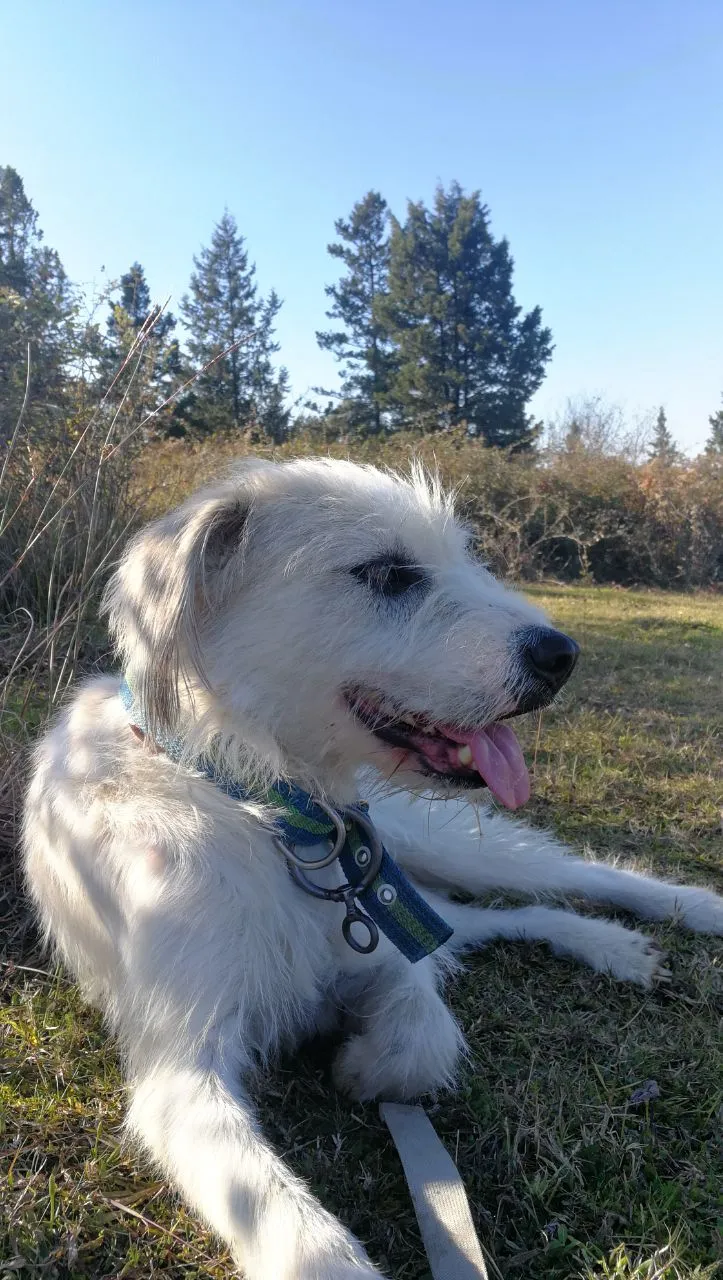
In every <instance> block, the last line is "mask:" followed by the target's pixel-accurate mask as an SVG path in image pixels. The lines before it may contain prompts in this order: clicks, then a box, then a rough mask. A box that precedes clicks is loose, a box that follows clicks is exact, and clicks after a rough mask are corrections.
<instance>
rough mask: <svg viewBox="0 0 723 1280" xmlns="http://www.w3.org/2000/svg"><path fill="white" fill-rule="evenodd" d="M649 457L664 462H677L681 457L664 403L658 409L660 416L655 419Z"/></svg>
mask: <svg viewBox="0 0 723 1280" xmlns="http://www.w3.org/2000/svg"><path fill="white" fill-rule="evenodd" d="M648 457H649V458H650V459H651V460H653V459H654V460H655V461H657V462H664V463H671V462H677V461H678V460H679V458H680V454H679V453H678V450H677V449H676V447H675V442H674V440H673V437H672V435H671V434H670V429H669V427H668V419H667V417H666V414H665V409H664V408H663V406H662V405H661V406H660V408H659V410H658V416H657V418H656V420H655V431H654V432H653V438H652V440H651V442H650V448H649V450H648Z"/></svg>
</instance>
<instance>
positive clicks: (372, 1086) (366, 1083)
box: [334, 956, 464, 1101]
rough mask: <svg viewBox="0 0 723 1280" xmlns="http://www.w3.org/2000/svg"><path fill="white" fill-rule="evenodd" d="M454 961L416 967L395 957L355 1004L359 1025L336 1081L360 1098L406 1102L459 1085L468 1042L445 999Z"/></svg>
mask: <svg viewBox="0 0 723 1280" xmlns="http://www.w3.org/2000/svg"><path fill="white" fill-rule="evenodd" d="M445 967H449V968H453V967H455V966H454V962H453V961H452V960H451V957H449V958H448V960H447V965H446V966H445V963H444V959H443V960H442V962H441V963H440V961H438V960H437V959H433V958H429V959H427V960H421V961H419V963H418V964H415V965H410V964H409V962H408V961H407V960H405V959H404V958H403V957H402V956H394V957H392V958H391V959H389V960H388V961H386V963H385V964H384V965H383V966H381V967H380V968H379V969H378V970H377V972H376V973H375V975H374V977H373V979H372V980H371V982H370V983H369V984H368V985H366V986H365V987H364V989H363V990H362V992H361V994H360V995H359V996H358V997H357V998H356V999H355V1000H354V1003H353V1017H354V1023H355V1024H356V1025H357V1026H358V1028H359V1031H358V1033H357V1034H355V1035H352V1036H351V1037H350V1039H349V1040H347V1042H346V1044H344V1045H343V1046H342V1048H341V1050H340V1051H339V1054H338V1056H337V1058H336V1061H335V1063H334V1080H335V1083H336V1084H337V1086H338V1087H339V1088H340V1089H342V1090H343V1091H344V1092H345V1093H350V1094H352V1096H353V1097H355V1098H359V1099H365V1098H366V1099H368V1098H378V1097H381V1098H384V1099H386V1100H388V1101H390V1100H392V1099H398V1100H401V1099H404V1098H412V1097H416V1096H418V1095H419V1094H420V1093H427V1092H429V1091H433V1090H436V1089H439V1088H445V1087H448V1086H450V1085H451V1084H453V1082H454V1079H455V1075H456V1071H457V1067H458V1065H459V1059H460V1056H461V1054H462V1053H463V1052H464V1039H463V1037H462V1033H461V1031H460V1029H459V1027H458V1026H457V1023H456V1022H455V1020H454V1018H453V1016H452V1014H451V1013H450V1011H449V1009H448V1008H447V1006H446V1005H445V1003H444V1001H443V999H442V997H441V995H440V994H439V986H440V985H441V979H442V977H443V974H444V969H445Z"/></svg>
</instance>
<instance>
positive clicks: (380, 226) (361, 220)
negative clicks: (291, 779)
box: [316, 191, 393, 434]
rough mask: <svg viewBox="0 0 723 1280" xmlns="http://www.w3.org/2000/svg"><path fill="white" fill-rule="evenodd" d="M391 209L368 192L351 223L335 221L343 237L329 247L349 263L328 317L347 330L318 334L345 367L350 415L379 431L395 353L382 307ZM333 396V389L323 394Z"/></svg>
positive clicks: (332, 290)
mask: <svg viewBox="0 0 723 1280" xmlns="http://www.w3.org/2000/svg"><path fill="white" fill-rule="evenodd" d="M388 222H389V212H388V209H387V204H386V201H385V200H383V199H382V197H381V195H380V194H379V192H378V191H368V192H367V194H366V195H365V196H364V198H363V200H359V201H358V202H357V203H356V204H355V205H354V208H353V209H352V211H351V216H350V217H349V219H348V221H345V220H344V219H343V218H339V219H338V220H337V221H336V222H335V223H334V228H335V230H336V234H337V235H338V236H339V240H338V241H336V242H335V243H334V244H330V245H328V246H327V248H328V252H329V253H330V254H331V256H332V257H333V258H337V259H338V260H339V261H340V262H342V263H343V264H344V267H345V268H346V274H345V275H344V276H342V278H341V280H339V281H338V283H337V284H333V285H327V286H326V295H327V297H328V298H331V300H332V306H331V307H330V309H329V310H328V311H327V313H326V315H327V318H328V319H329V320H339V321H340V322H341V325H342V326H343V328H339V329H334V330H328V331H326V332H324V333H317V335H316V340H317V342H318V343H319V346H320V347H321V348H322V350H324V351H331V352H332V353H333V354H334V356H335V358H336V359H337V360H338V361H340V363H341V365H342V377H343V382H342V388H341V393H342V397H343V398H344V401H345V402H346V403H345V405H344V411H345V416H346V417H347V418H348V421H349V425H350V427H351V428H352V429H353V430H361V431H365V432H372V433H376V434H378V433H379V432H380V431H382V430H383V428H384V419H383V411H384V408H385V406H386V402H387V395H388V391H389V385H390V377H391V372H392V365H393V357H392V353H391V351H390V347H389V343H388V340H387V335H386V332H385V327H384V323H383V320H382V306H383V302H384V298H385V296H386V292H387V276H388V271H389V237H388ZM321 394H322V395H331V394H332V393H331V392H321Z"/></svg>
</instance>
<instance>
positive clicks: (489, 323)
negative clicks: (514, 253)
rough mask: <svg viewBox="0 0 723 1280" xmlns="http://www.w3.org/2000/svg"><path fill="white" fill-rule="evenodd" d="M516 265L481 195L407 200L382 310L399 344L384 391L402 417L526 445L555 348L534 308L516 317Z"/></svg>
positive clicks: (455, 193) (396, 226)
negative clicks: (530, 407) (429, 204)
mask: <svg viewBox="0 0 723 1280" xmlns="http://www.w3.org/2000/svg"><path fill="white" fill-rule="evenodd" d="M512 271H513V262H512V257H511V255H510V250H509V245H508V243H507V241H506V240H504V239H502V240H495V239H494V238H493V236H492V234H491V232H490V228H489V211H488V209H487V208H486V206H485V205H483V204H482V203H481V201H480V197H479V193H477V192H475V193H473V194H472V195H470V196H466V195H465V194H464V193H463V191H462V189H461V187H460V186H459V184H458V183H453V184H452V186H451V187H450V188H449V190H448V191H445V190H444V189H443V188H442V187H439V188H438V189H437V192H436V196H435V202H434V208H433V210H431V211H430V210H428V209H426V208H425V206H424V205H423V204H422V203H421V202H420V203H416V204H415V203H410V204H409V205H408V209H407V218H406V222H405V223H404V224H402V223H400V222H398V221H397V220H396V219H395V218H392V235H391V242H390V262H389V289H388V295H387V297H386V299H385V301H384V305H383V313H384V321H385V324H386V328H387V332H388V333H389V336H390V338H391V340H392V342H393V344H394V345H395V347H396V369H395V373H394V377H393V381H392V387H391V391H390V397H389V398H390V402H391V403H392V404H394V405H395V407H396V411H397V416H398V420H399V421H400V422H402V423H406V422H409V423H410V424H413V423H414V421H415V420H416V421H417V422H418V423H419V424H420V425H421V427H422V429H423V430H432V431H434V430H442V429H445V428H446V427H450V426H456V425H458V424H465V425H466V427H467V429H468V431H469V432H470V434H471V435H475V436H479V437H481V438H482V439H483V440H484V441H485V442H486V443H487V444H493V445H498V446H501V447H509V446H513V447H517V448H520V447H525V446H528V445H529V444H530V443H531V441H532V439H534V436H535V434H536V433H537V430H538V428H537V427H536V426H533V424H532V423H531V421H530V419H529V418H528V416H527V413H526V406H527V404H528V401H529V400H530V398H531V397H532V395H534V393H535V391H537V389H538V387H539V386H540V385H541V383H542V379H543V376H544V370H545V365H546V364H547V362H548V360H549V359H550V356H551V354H552V339H551V334H550V331H549V329H546V328H544V327H543V325H542V318H541V312H540V309H539V307H535V308H534V309H533V310H532V311H530V312H528V313H527V314H526V315H522V314H521V308H520V307H519V306H518V305H517V303H516V302H515V300H514V297H513V294H512Z"/></svg>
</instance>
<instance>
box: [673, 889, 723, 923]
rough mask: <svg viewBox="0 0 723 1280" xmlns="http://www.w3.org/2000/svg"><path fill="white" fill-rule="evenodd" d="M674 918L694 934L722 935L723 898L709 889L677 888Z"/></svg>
mask: <svg viewBox="0 0 723 1280" xmlns="http://www.w3.org/2000/svg"><path fill="white" fill-rule="evenodd" d="M675 918H676V919H677V920H678V921H679V922H680V924H682V925H683V926H684V927H685V928H686V929H693V930H694V931H695V932H696V933H715V934H723V898H721V897H720V896H719V895H718V894H717V893H712V892H711V890H710V889H697V888H694V887H693V886H692V885H690V886H688V885H685V886H677V887H676V899H675Z"/></svg>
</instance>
